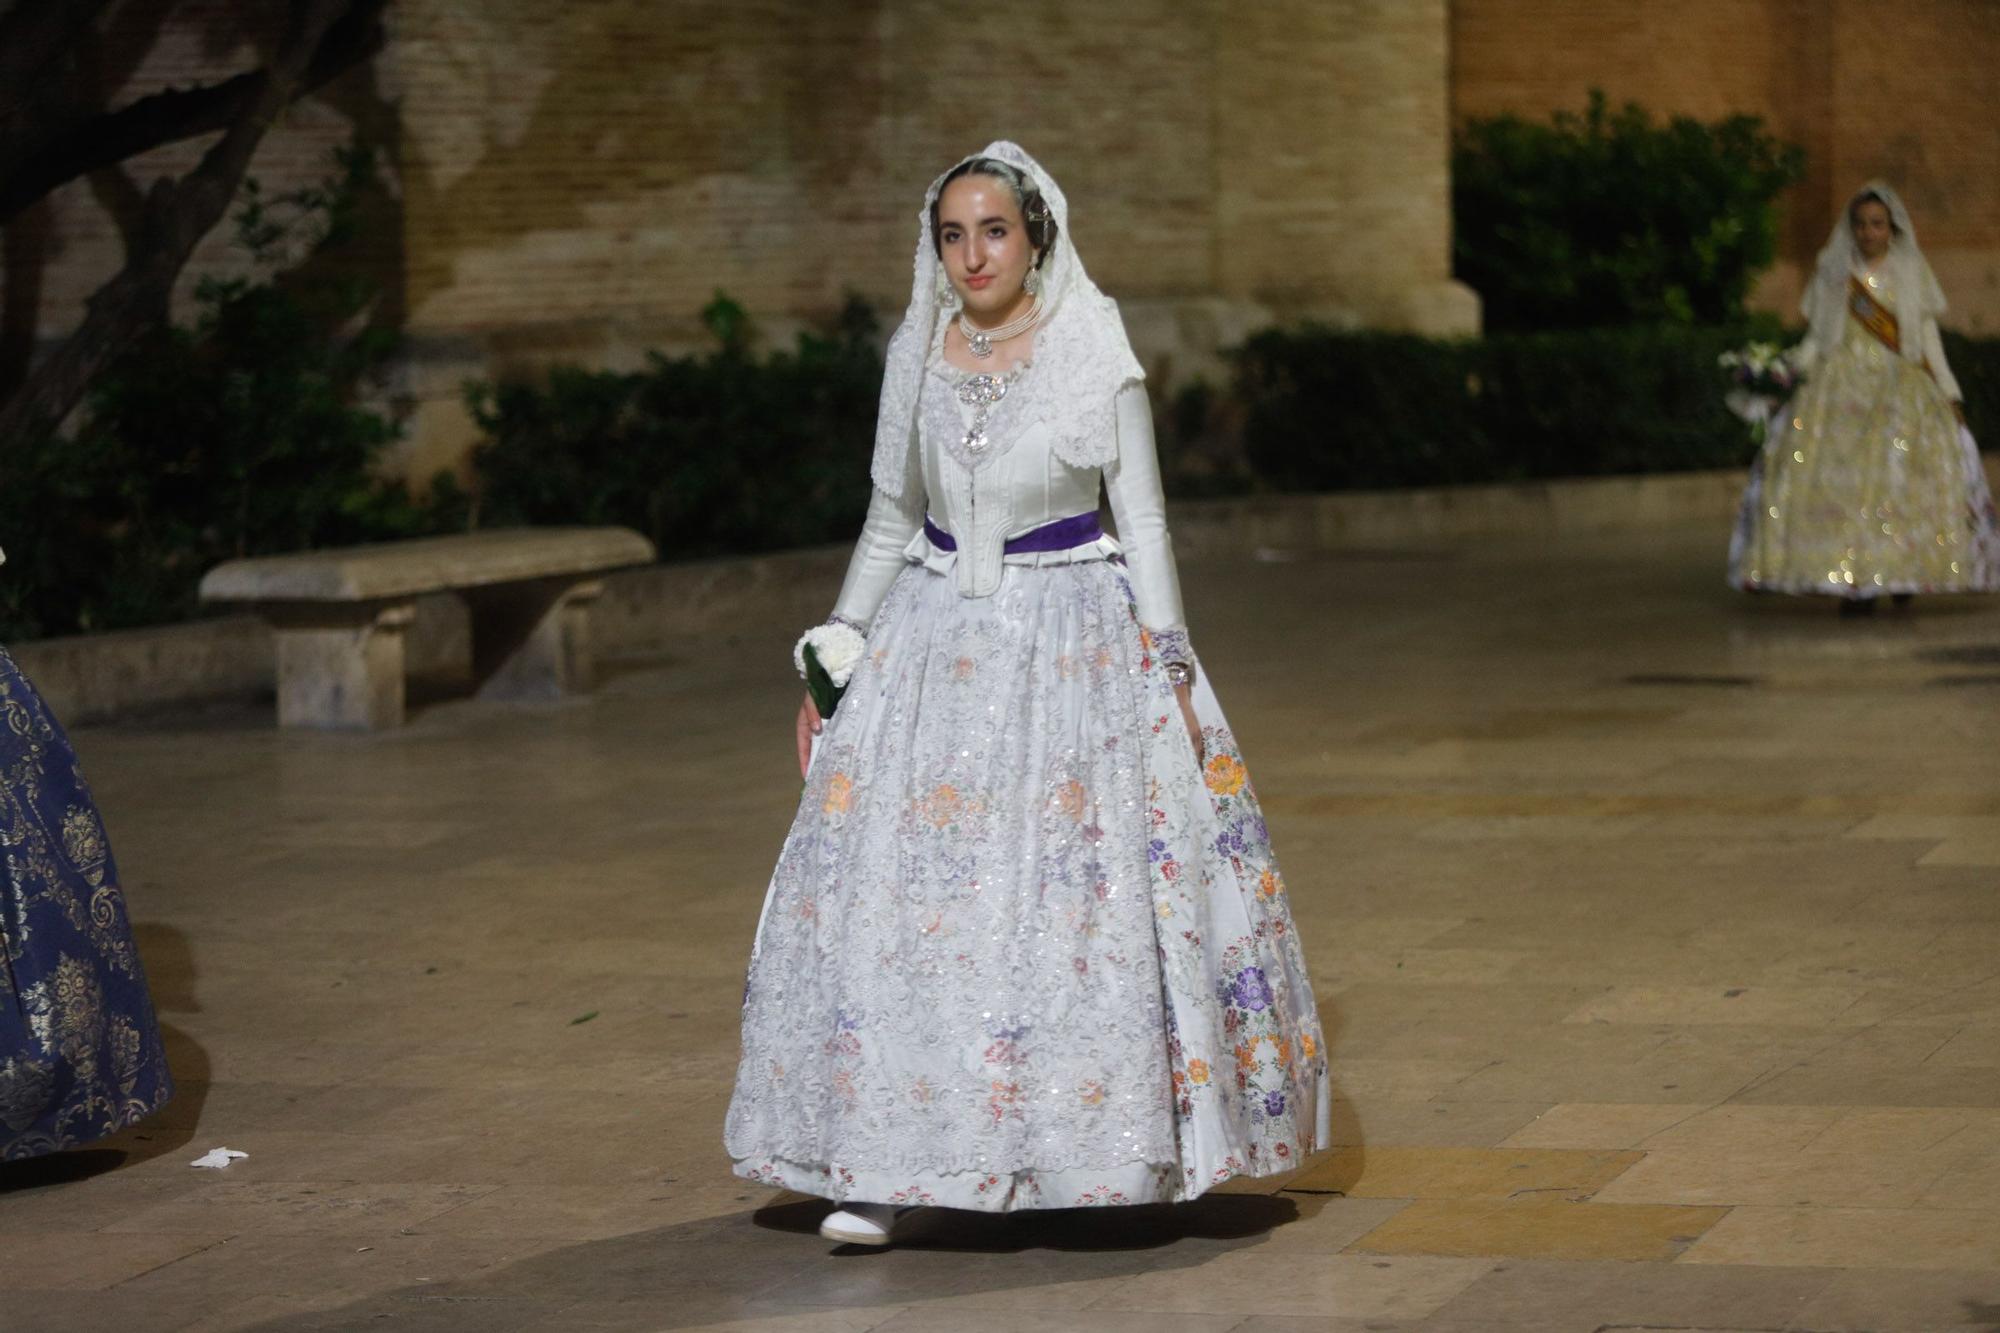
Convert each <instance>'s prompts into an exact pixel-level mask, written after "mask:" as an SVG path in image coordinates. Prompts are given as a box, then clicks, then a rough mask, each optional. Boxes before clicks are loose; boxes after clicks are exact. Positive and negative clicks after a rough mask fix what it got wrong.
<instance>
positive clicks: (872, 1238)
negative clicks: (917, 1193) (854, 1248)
mask: <svg viewBox="0 0 2000 1333" xmlns="http://www.w3.org/2000/svg"><path fill="white" fill-rule="evenodd" d="M909 1211H910V1209H908V1208H898V1207H896V1206H895V1205H893V1204H887V1203H850V1204H848V1205H847V1206H845V1207H843V1208H839V1209H836V1210H835V1211H833V1212H831V1213H828V1214H827V1215H826V1220H825V1221H824V1222H821V1223H820V1224H819V1234H820V1235H822V1236H824V1237H826V1239H828V1240H834V1241H839V1242H840V1243H841V1244H843V1245H887V1244H888V1243H889V1241H890V1240H891V1238H892V1237H893V1236H894V1234H895V1230H896V1219H897V1218H899V1217H901V1216H902V1215H903V1214H905V1213H907V1212H909Z"/></svg>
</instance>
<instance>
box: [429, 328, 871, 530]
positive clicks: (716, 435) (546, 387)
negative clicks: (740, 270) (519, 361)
mask: <svg viewBox="0 0 2000 1333" xmlns="http://www.w3.org/2000/svg"><path fill="white" fill-rule="evenodd" d="M704 318H705V319H706V321H707V322H708V325H709V327H710V329H711V331H712V332H714V333H715V334H716V337H717V341H718V348H717V350H716V351H714V352H712V353H710V354H708V355H705V356H687V357H663V356H657V355H656V356H654V357H653V358H652V361H651V364H650V365H649V367H648V368H647V369H645V370H643V371H638V372H634V373H629V374H615V373H603V372H591V371H584V370H577V369H573V368H571V369H559V370H557V371H555V372H553V373H552V374H550V375H549V376H548V378H547V380H546V381H545V382H543V383H534V384H531V383H508V384H501V385H475V386H473V387H472V388H471V389H470V391H469V397H470V401H471V404H472V410H473V414H474V416H475V417H476V419H477V420H478V422H479V425H480V427H481V429H482V430H484V431H485V433H486V439H485V441H484V442H483V443H482V444H481V445H480V446H479V447H478V448H477V450H476V451H475V452H474V455H473V461H474V466H475V468H476V471H477V475H478V487H477V489H478V492H479V497H480V498H479V514H480V521H481V522H482V523H484V524H488V525H492V526H499V525H503V524H508V523H612V524H621V525H624V526H626V527H632V528H637V529H638V530H639V531H641V532H643V533H645V534H646V535H647V536H648V537H650V538H652V540H653V541H654V543H655V544H657V545H658V547H659V548H660V554H661V555H662V556H664V557H667V558H669V559H673V558H676V557H694V556H705V555H723V554H729V553H735V552H747V551H764V550H774V549H781V548H784V547H791V546H806V545H812V544H815V543H819V542H831V541H841V540H845V539H847V538H850V537H852V536H853V535H854V531H855V529H856V528H857V527H859V526H860V523H861V515H862V514H863V512H865V511H866V509H867V508H868V491H869V480H868V463H869V458H870V456H871V454H872V452H873V447H874V439H875V404H876V397H877V395H878V394H879V392H880V390H881V385H882V357H881V354H880V352H879V351H877V350H876V325H875V317H874V314H873V312H872V311H871V310H870V309H869V308H868V306H867V305H866V304H865V303H862V302H859V301H850V302H849V303H848V306H847V308H846V310H845V311H844V312H843V313H842V315H841V318H840V321H839V325H838V327H837V328H836V330H835V331H834V332H833V333H832V334H831V335H827V336H820V335H811V334H808V335H805V336H802V337H801V338H800V339H799V340H798V345H797V347H796V349H795V350H793V351H790V352H779V353H775V354H772V355H769V356H762V357H760V356H757V355H755V354H753V353H752V352H751V351H750V350H749V335H748V328H747V324H746V322H745V320H744V317H743V313H742V311H741V310H740V309H739V308H738V307H737V306H735V305H734V304H733V303H731V302H728V301H726V300H723V299H722V298H718V299H717V301H716V302H715V304H713V305H711V306H710V307H709V308H708V310H707V311H706V312H704Z"/></svg>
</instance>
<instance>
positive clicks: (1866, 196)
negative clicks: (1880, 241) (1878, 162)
mask: <svg viewBox="0 0 2000 1333" xmlns="http://www.w3.org/2000/svg"><path fill="white" fill-rule="evenodd" d="M1863 204H1880V205H1882V211H1883V212H1884V213H1887V214H1888V215H1889V233H1890V234H1891V235H1892V236H1901V235H1902V234H1903V229H1902V228H1901V227H1899V226H1897V225H1896V210H1895V209H1893V208H1891V207H1889V201H1888V200H1887V199H1884V198H1883V197H1882V196H1881V195H1879V194H1877V193H1875V191H1873V190H1863V191H1862V192H1861V193H1860V194H1857V195H1855V196H1854V198H1853V199H1852V200H1851V201H1850V202H1849V203H1848V205H1847V225H1848V226H1850V227H1851V226H1853V225H1854V215H1855V214H1856V213H1857V212H1859V211H1860V209H1861V206H1862V205H1863Z"/></svg>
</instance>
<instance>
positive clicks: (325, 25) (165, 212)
mask: <svg viewBox="0 0 2000 1333" xmlns="http://www.w3.org/2000/svg"><path fill="white" fill-rule="evenodd" d="M31 7H32V6H31ZM347 7H348V0H293V3H292V5H291V14H290V18H289V20H288V22H287V25H286V31H285V36H284V39H283V40H282V42H281V43H280V45H279V48H278V50H277V52H276V53H275V54H274V55H273V56H272V58H271V63H270V64H269V65H267V66H265V68H263V69H262V70H259V71H258V72H257V73H255V74H253V75H250V76H249V77H250V78H251V79H252V80H253V83H252V84H251V85H249V86H248V88H247V91H246V94H245V95H244V96H243V97H242V99H241V101H240V102H239V104H238V107H237V112H236V116H235V118H234V120H232V121H231V122H230V124H229V126H228V128H227V129H226V130H225V131H224V133H223V135H222V138H221V139H220V140H218V141H217V142H216V144H215V146H214V147H212V148H210V149H209V150H208V152H207V153H206V154H205V155H203V157H202V159H201V162H200V163H199V165H197V166H196V167H195V168H194V170H192V171H190V172H188V174H187V175H185V176H183V177H181V178H180V179H179V180H172V181H167V180H163V181H160V182H158V183H157V184H155V185H154V186H153V188H152V190H151V191H150V192H149V193H148V194H147V197H146V210H145V215H144V217H143V218H142V220H141V221H140V224H139V232H138V237H137V239H136V241H135V242H134V244H133V245H132V247H131V249H130V251H129V252H128V254H127V257H126V262H125V266H124V268H122V269H121V270H119V272H118V274H117V275H116V276H115V277H113V278H112V279H111V281H109V282H107V283H106V284H105V285H104V286H103V287H101V288H99V289H98V291H97V292H96V293H95V294H94V295H92V296H91V298H90V301H89V303H88V305H87V308H86V309H87V313H86V314H85V316H84V320H83V323H82V325H81V326H80V327H78V329H77V330H76V332H75V333H73V334H71V335H70V336H69V337H68V338H67V339H65V340H64V342H63V343H62V345H61V346H60V347H58V348H57V349H56V350H55V352H54V353H53V354H51V355H50V356H49V358H48V359H47V360H46V361H44V362H43V363H42V364H41V365H40V366H38V367H37V368H36V369H35V370H34V371H33V372H32V373H31V374H30V375H29V376H28V379H27V382H26V383H25V384H24V385H23V386H22V388H21V390H20V392H19V393H17V394H16V395H15V396H14V398H13V399H12V400H11V401H10V402H9V403H8V404H7V406H6V408H5V410H4V411H0V448H4V447H6V446H7V445H8V444H10V443H16V442H19V441H22V440H25V439H27V438H28V437H30V436H31V435H37V434H40V433H42V432H45V431H48V430H51V429H54V428H55V427H56V426H57V425H59V424H60V423H61V421H62V419H63V418H64V417H66V416H68V415H69V413H70V411H71V410H72V409H74V408H75V407H76V405H77V404H78V403H79V402H81V401H82V399H83V395H84V392H85V390H86V389H87V388H88V387H89V385H90V382H91V381H92V380H93V379H94V378H96V376H97V375H98V374H99V373H100V372H101V371H102V370H103V369H104V368H105V367H106V366H107V365H109V364H110V363H111V361H112V360H114V359H115V358H116V357H117V356H118V354H119V353H120V352H122V351H124V350H125V349H126V348H127V347H129V346H130V345H131V344H132V343H133V342H134V341H135V340H136V339H137V338H138V337H139V336H140V335H141V334H143V333H145V332H146V331H147V330H149V329H151V328H152V327H154V326H155V325H156V324H158V323H160V322H162V321H163V320H164V319H165V318H166V314H167V305H168V302H169V300H170V299H171V297H172V295H173V288H174V282H175V280H176V279H177V278H178V277H179V276H180V272H181V269H182V268H183V267H185V265H186V264H187V261H188V256H189V255H191V254H192V253H193V252H194V247H195V246H196V245H197V244H198V243H199V242H200V241H201V238H202V237H204V236H206V235H207V234H208V233H209V231H210V230H211V229H213V228H214V226H215V224H216V223H217V222H219V221H221V220H222V217H223V215H224V214H225V213H227V212H228V211H229V205H230V201H231V200H233V199H234V198H235V197H236V192H237V190H238V188H239V187H240V186H241V185H242V183H243V176H244V173H245V172H246V171H247V170H248V169H249V166H250V159H251V156H252V155H253V154H254V153H255V152H256V150H257V145H258V144H259V143H260V142H261V141H262V140H263V138H264V133H265V131H266V130H268V129H269V128H270V127H271V125H272V124H273V123H274V122H275V121H276V120H277V118H278V115H279V113H280V112H282V111H283V110H284V109H285V107H286V106H287V105H288V104H289V103H290V102H291V101H292V99H293V97H295V96H296V95H297V94H298V92H299V90H300V83H301V81H302V79H303V78H304V76H305V73H306V71H307V69H308V68H309V67H310V65H311V63H312V60H313V56H314V54H315V53H316V52H317V51H318V50H319V48H320V43H321V41H322V39H323V38H324V37H325V36H326V34H327V30H328V29H329V28H330V27H332V26H333V24H334V22H335V20H337V19H338V18H339V17H340V16H341V15H342V13H343V12H344V11H345V10H346V9H347Z"/></svg>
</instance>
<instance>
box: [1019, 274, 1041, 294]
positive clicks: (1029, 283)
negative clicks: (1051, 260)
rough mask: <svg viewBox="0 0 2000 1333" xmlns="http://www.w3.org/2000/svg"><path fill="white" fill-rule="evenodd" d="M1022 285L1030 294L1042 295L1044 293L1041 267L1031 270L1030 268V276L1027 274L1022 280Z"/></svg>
mask: <svg viewBox="0 0 2000 1333" xmlns="http://www.w3.org/2000/svg"><path fill="white" fill-rule="evenodd" d="M1021 286H1022V287H1023V288H1025V289H1026V290H1027V293H1028V295H1030V296H1040V295H1041V294H1042V271H1041V269H1039V268H1031V269H1029V270H1028V276H1027V277H1026V278H1024V279H1022V281H1021Z"/></svg>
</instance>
